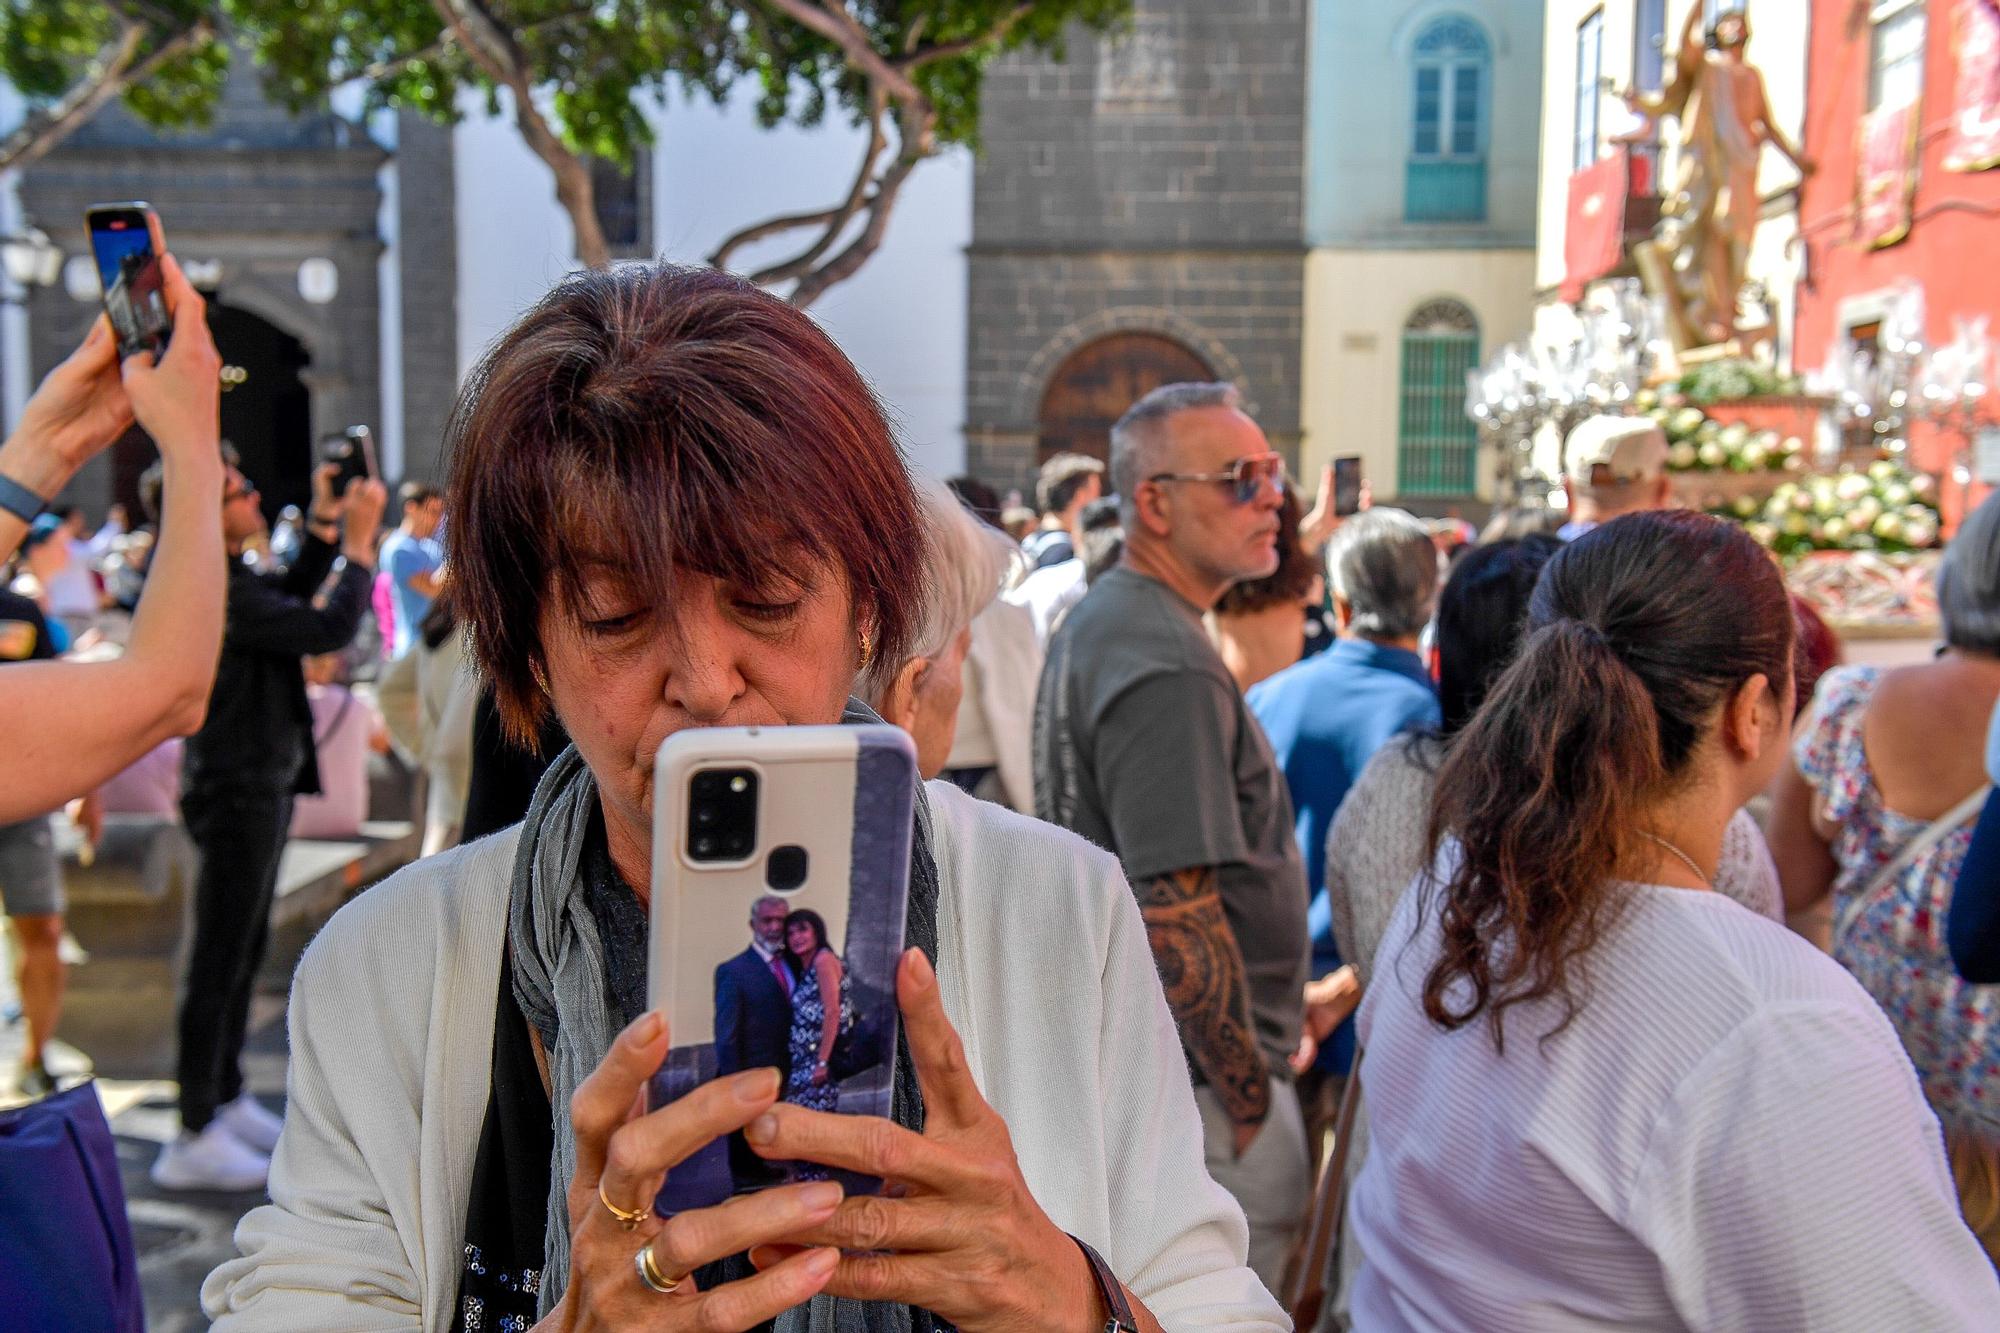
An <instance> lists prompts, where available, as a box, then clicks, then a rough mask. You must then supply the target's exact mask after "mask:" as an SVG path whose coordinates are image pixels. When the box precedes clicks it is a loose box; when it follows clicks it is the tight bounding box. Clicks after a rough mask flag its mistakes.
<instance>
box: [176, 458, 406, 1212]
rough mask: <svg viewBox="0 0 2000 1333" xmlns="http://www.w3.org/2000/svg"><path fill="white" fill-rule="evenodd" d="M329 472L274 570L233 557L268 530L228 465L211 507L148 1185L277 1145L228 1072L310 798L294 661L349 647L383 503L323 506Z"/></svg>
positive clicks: (249, 1166) (195, 1179)
mask: <svg viewBox="0 0 2000 1333" xmlns="http://www.w3.org/2000/svg"><path fill="white" fill-rule="evenodd" d="M334 471H335V469H334V466H333V465H331V464H326V465H322V466H321V467H320V468H319V470H318V471H316V472H315V473H314V474H313V499H312V508H311V510H310V512H309V513H308V514H307V523H306V537H305V541H304V543H303V545H302V547H301V548H300V551H299V556H298V559H297V560H295V561H293V563H292V565H291V567H290V568H289V569H286V570H284V571H282V572H280V573H262V572H259V571H257V570H255V569H253V568H251V566H250V565H249V564H248V563H246V562H245V561H244V560H243V558H242V556H243V552H244V551H245V549H246V548H249V547H251V546H252V545H254V544H256V543H258V542H259V540H260V539H262V538H264V537H265V536H266V535H267V531H268V530H267V528H266V527H265V522H264V514H263V511H262V509H260V508H259V507H258V495H257V487H256V486H255V485H254V484H253V483H252V482H251V481H250V479H249V478H247V477H245V476H244V475H243V473H242V472H241V470H239V469H238V468H235V467H231V468H230V469H229V483H228V489H227V490H225V491H224V492H223V495H222V532H223V536H224V540H225V542H226V545H227V551H228V562H227V566H226V570H227V574H226V577H227V582H228V592H229V613H228V628H227V631H226V633H225V635H224V638H223V647H222V661H221V665H220V667H219V668H218V670H217V672H216V677H215V693H214V697H213V698H212V699H211V700H210V702H209V706H208V719H207V721H206V722H204V723H203V725H202V728H201V730H200V731H198V732H196V733H195V734H194V735H193V736H192V737H190V738H189V740H188V744H187V750H186V753H185V756H184V758H183V761H182V762H183V769H182V776H181V817H182V820H183V821H184V822H185V824H186V825H187V830H188V836H189V837H190V838H192V839H193V840H194V844H195V849H196V851H197V853H198V854H199V858H200V868H199V871H198V872H197V875H196V880H195V894H194V934H193V944H192V947H191V948H190V949H189V951H188V958H187V972H186V976H185V979H184V983H183V985H182V990H181V1006H180V1016H179V1021H178V1034H179V1056H178V1061H177V1065H178V1070H179V1076H180V1085H181V1093H180V1109H181V1132H180V1134H179V1136H178V1137H177V1138H175V1139H173V1140H172V1141H170V1142H169V1143H168V1144H167V1145H166V1146H165V1147H164V1148H163V1149H162V1150H161V1152H160V1155H159V1157H158V1158H157V1159H156V1160H155V1161H154V1163H153V1182H154V1183H155V1184H157V1185H158V1186H159V1187H160V1188H162V1189H170V1190H249V1189H258V1188H261V1187H262V1186H263V1184H264V1175H265V1172H266V1170H267V1169H268V1168H269V1165H270V1162H269V1157H268V1154H269V1153H270V1151H271V1148H272V1146H273V1145H274V1144H275V1143H276V1142H277V1139H278V1118H277V1117H276V1116H275V1115H273V1114H271V1113H270V1112H269V1111H267V1110H265V1109H264V1108H263V1106H261V1105H260V1104H259V1103H258V1102H257V1101H256V1099H255V1098H253V1097H252V1096H251V1095H250V1094H249V1093H247V1092H246V1091H244V1088H243V1075H242V1071H241V1068H240V1063H239V1062H240V1058H241V1056H242V1052H243V1036H244V1028H245V1025H246V1023H247V1022H248V1019H249V1012H250V995H251V990H252V988H253V983H254V982H255V979H256V976H257V969H258V967H259V966H260V965H261V964H262V962H263V960H264V947H265V943H266V940H267V938H268V935H269V923H270V914H271V901H272V898H273V897H274V895H275V894H276V891H277V882H278V861H279V857H280V856H281V855H282V854H283V852H284V849H285V837H286V832H287V830H288V829H289V828H290V827H291V822H292V798H293V797H294V796H297V795H301V794H305V793H316V792H318V791H319V790H320V779H319V765H318V762H317V760H316V756H315V754H314V743H313V716H312V707H311V704H310V703H309V702H308V701H307V698H306V682H305V672H304V668H303V666H302V665H301V660H300V659H302V658H305V657H312V656H317V655H319V654H321V653H331V652H338V651H339V650H340V649H342V648H344V647H346V646H347V644H348V642H349V641H350V640H351V639H353V637H354V633H355V631H356V629H357V628H359V626H360V624H361V616H362V613H363V612H364V611H366V610H367V607H368V593H369V582H370V578H371V575H372V570H371V567H372V565H373V563H374V554H375V534H376V532H377V531H378V530H379V528H380V527H381V523H382V510H383V507H384V506H385V505H386V504H387V502H388V494H387V492H386V491H384V490H383V488H382V483H381V482H379V481H373V480H367V479H361V478H357V479H355V480H353V481H350V482H349V483H348V485H347V489H346V492H345V493H344V494H342V495H338V496H336V495H334V494H333V488H332V478H333V475H334ZM336 562H344V563H341V564H339V567H338V570H337V572H336ZM329 574H332V575H333V580H332V584H331V586H330V587H329V588H327V590H326V593H325V596H324V597H323V598H322V599H320V600H317V601H316V600H315V594H317V593H319V592H320V589H321V585H322V584H325V583H327V580H328V576H329Z"/></svg>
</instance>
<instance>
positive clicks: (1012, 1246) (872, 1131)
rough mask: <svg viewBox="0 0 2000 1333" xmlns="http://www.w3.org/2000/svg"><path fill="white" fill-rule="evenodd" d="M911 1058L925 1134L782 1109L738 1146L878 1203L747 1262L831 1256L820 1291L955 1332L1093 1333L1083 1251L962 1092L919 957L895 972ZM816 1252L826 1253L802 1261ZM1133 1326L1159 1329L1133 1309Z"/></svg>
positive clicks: (950, 1034) (1096, 1311) (999, 1123)
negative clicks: (869, 1181)
mask: <svg viewBox="0 0 2000 1333" xmlns="http://www.w3.org/2000/svg"><path fill="white" fill-rule="evenodd" d="M896 998H897V1002H898V1003H899V1005H900V1006H901V1008H902V1011H903V1028H904V1031H905V1032H906V1033H907V1034H908V1037H909V1043H910V1056H911V1059H912V1060H913V1061H914V1063H915V1064H916V1069H917V1081H918V1083H919V1084H920V1085H921V1087H922V1088H923V1094H924V1132H923V1133H922V1134H917V1133H913V1132H912V1131H910V1130H907V1129H904V1128H902V1127H900V1126H898V1125H896V1124H894V1123H892V1122H890V1121H887V1120H882V1119H878V1118H876V1117H872V1116H852V1115H829V1114H827V1113H825V1112H822V1111H810V1110H807V1109H805V1108H804V1107H800V1106H792V1105H788V1104H781V1105H778V1106H774V1107H772V1108H771V1109H770V1110H769V1111H768V1112H767V1113H765V1114H762V1115H760V1116H758V1117H756V1118H755V1122H754V1123H752V1124H751V1125H750V1127H749V1128H748V1129H747V1130H746V1131H745V1134H744V1136H745V1138H746V1139H748V1141H749V1142H750V1145H751V1146H752V1147H753V1148H754V1149H755V1150H756V1151H757V1152H758V1154H759V1155H761V1156H763V1157H766V1158H769V1159H771V1160H773V1161H785V1160H790V1159H799V1160H804V1161H809V1162H818V1163H820V1164H822V1165H825V1166H830V1167H839V1168H845V1169H847V1170H850V1171H859V1172H862V1173H865V1174H868V1175H876V1176H880V1177H882V1178H883V1179H884V1180H886V1181H888V1182H890V1187H889V1190H888V1191H887V1192H886V1193H885V1194H883V1195H879V1196H862V1197H856V1198H851V1199H848V1200H847V1201H846V1202H844V1203H842V1204H841V1205H840V1206H839V1207H838V1208H837V1209H835V1210H834V1211H833V1213H832V1215H831V1216H830V1217H828V1218H827V1219H826V1220H825V1221H824V1222H821V1223H818V1224H816V1225H811V1226H807V1227H803V1228H800V1229H799V1230H798V1231H797V1232H796V1233H795V1234H793V1235H792V1236H791V1237H789V1243H787V1244H783V1245H769V1246H762V1247H759V1248H757V1249H754V1250H752V1251H751V1252H750V1260H751V1262H752V1263H754V1264H756V1265H758V1266H759V1267H760V1268H764V1267H766V1266H767V1265H768V1266H769V1268H768V1271H769V1272H772V1273H777V1272H780V1271H782V1269H783V1267H784V1266H785V1265H787V1264H791V1263H796V1262H797V1261H798V1256H799V1253H800V1250H799V1247H800V1246H806V1245H811V1246H838V1247H840V1249H842V1250H847V1251H855V1253H848V1254H844V1255H842V1257H841V1259H840V1263H839V1266H838V1267H837V1268H836V1269H835V1270H834V1272H833V1277H832V1281H830V1282H828V1283H827V1284H826V1289H827V1291H828V1292H829V1293H831V1294H833V1295H836V1296H846V1297H850V1298H852V1299H855V1300H867V1301H900V1302H903V1303H905V1304H909V1305H915V1306H918V1307H921V1308H922V1309H926V1310H931V1311H934V1312H935V1313H937V1314H939V1315H941V1316H943V1317H944V1318H946V1319H948V1320H950V1321H951V1322H952V1323H954V1324H956V1325H957V1326H958V1327H959V1328H960V1329H963V1330H966V1333H1015V1331H1016V1330H1018V1331H1019V1333H1031V1331H1032V1333H1042V1331H1043V1330H1047V1329H1066V1328H1102V1327H1103V1326H1104V1322H1105V1320H1106V1318H1107V1317H1108V1314H1109V1312H1108V1311H1106V1310H1105V1309H1104V1306H1103V1298H1102V1297H1101V1296H1100V1295H1099V1294H1098V1291H1097V1284H1096V1281H1095V1279H1094V1278H1093V1277H1092V1275H1091V1271H1090V1267H1089V1264H1088V1262H1087V1261H1086V1260H1085V1259H1084V1257H1083V1252H1082V1251H1081V1250H1080V1249H1078V1248H1077V1245H1076V1242H1075V1241H1073V1240H1071V1239H1070V1238H1069V1236H1068V1235H1067V1234H1065V1233H1064V1232H1063V1231H1062V1230H1061V1229H1060V1228H1059V1227H1057V1226H1056V1224H1055V1223H1054V1222H1051V1221H1050V1220H1049V1217H1048V1214H1046V1213H1044V1212H1043V1211H1042V1208H1041V1205H1040V1204H1039V1203H1037V1202H1036V1201H1035V1196H1034V1194H1033V1192H1032V1191H1030V1190H1029V1188H1028V1182H1027V1180H1026V1179H1025V1178H1024V1177H1023V1176H1022V1174H1021V1165H1020V1161H1019V1159H1018V1158H1017V1157H1016V1156H1015V1154H1014V1142H1013V1139H1012V1137H1011V1136H1010V1135H1009V1134H1008V1132H1007V1125H1006V1122H1005V1121H1003V1120H1002V1119H1001V1118H1000V1113H999V1112H997V1111H995V1110H994V1109H993V1107H992V1106H991V1105H990V1104H988V1102H987V1100H986V1098H985V1096H984V1095H983V1094H982V1093H981V1092H980V1091H979V1087H978V1085H977V1084H976V1083H975V1082H974V1081H973V1078H972V1070H971V1067H970V1066H969V1065H968V1064H967V1062H966V1058H965V1046H964V1043H962V1042H961V1041H960V1040H959V1036H958V1033H957V1032H956V1031H954V1030H953V1028H952V1026H951V1020H950V1019H949V1018H948V1017H947V1016H946V1015H945V1012H944V1005H943V1003H942V1001H941V1000H940V999H939V996H938V986H937V974H936V973H935V972H934V971H932V969H931V965H930V962H929V960H927V959H926V958H925V957H924V956H923V954H922V953H920V952H918V951H917V950H914V949H912V950H910V951H909V952H907V953H905V954H904V955H903V960H902V964H901V966H900V967H899V968H898V969H897V974H896ZM805 1253H808V1254H810V1253H824V1251H811V1250H808V1251H805ZM1133 1305H1134V1310H1135V1313H1137V1314H1138V1317H1139V1319H1140V1320H1141V1327H1142V1328H1147V1329H1153V1328H1157V1327H1158V1325H1157V1324H1154V1323H1151V1322H1149V1321H1150V1319H1151V1316H1150V1315H1147V1314H1145V1313H1144V1312H1142V1311H1139V1310H1138V1303H1137V1302H1136V1301H1135V1302H1133Z"/></svg>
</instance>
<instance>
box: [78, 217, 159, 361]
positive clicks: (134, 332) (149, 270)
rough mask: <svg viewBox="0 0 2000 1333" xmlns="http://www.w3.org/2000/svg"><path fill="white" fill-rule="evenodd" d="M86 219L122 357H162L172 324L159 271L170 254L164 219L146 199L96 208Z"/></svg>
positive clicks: (105, 299) (98, 272) (99, 278)
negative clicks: (162, 229)
mask: <svg viewBox="0 0 2000 1333" xmlns="http://www.w3.org/2000/svg"><path fill="white" fill-rule="evenodd" d="M83 220H84V225H85V226H87V227H89V228H90V251H91V254H92V255H94V256H95V257H96V259H97V277H98V281H99V282H101V283H102V284H103V286H104V311H105V313H106V314H108V315H110V316H111V329H112V332H114V333H116V334H117V335H118V355H119V356H121V357H127V356H132V355H134V354H136V353H139V352H151V353H153V355H154V356H158V355H159V354H160V353H161V352H163V351H165V350H166V346H167V337H168V335H169V334H170V333H171V332H172V331H173V325H174V321H173V316H172V315H170V314H169V313H168V312H167V293H166V286H165V275H164V274H162V273H161V271H160V256H161V255H162V254H164V253H165V252H166V242H165V240H164V239H163V238H162V236H161V232H160V215H159V214H157V213H155V212H154V211H153V207H152V205H151V204H148V203H146V202H145V201H144V200H133V201H132V202H130V203H124V204H93V205H92V206H91V207H89V208H87V209H85V210H84V213H83Z"/></svg>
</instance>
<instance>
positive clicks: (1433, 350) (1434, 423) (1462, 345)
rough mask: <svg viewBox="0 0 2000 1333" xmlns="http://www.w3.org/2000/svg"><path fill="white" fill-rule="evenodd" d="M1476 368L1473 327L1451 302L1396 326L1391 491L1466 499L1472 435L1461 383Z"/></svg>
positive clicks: (1467, 313)
mask: <svg viewBox="0 0 2000 1333" xmlns="http://www.w3.org/2000/svg"><path fill="white" fill-rule="evenodd" d="M1478 365H1479V321H1478V319H1477V318H1476V317H1475V316H1474V315H1473V313H1472V311H1471V310H1470V309H1469V308H1467V307H1466V306H1465V304H1464V303H1463V302H1459V301H1449V300H1446V301H1432V302H1430V303H1429V304H1427V305H1425V306H1422V307H1421V308H1419V309H1418V310H1417V312H1416V313H1415V314H1414V315H1411V316H1410V318H1409V321H1408V322H1407V323H1405V324H1404V325H1403V371H1402V412H1401V416H1400V418H1399V422H1398V426H1397V448H1396V489H1397V491H1398V493H1399V494H1402V495H1449V496H1466V495H1471V494H1472V493H1473V489H1474V482H1475V477H1476V475H1477V472H1478V466H1479V428H1478V427H1477V426H1475V425H1474V424H1473V422H1472V419H1471V418H1470V417H1468V416H1466V414H1465V376H1466V373H1467V372H1468V371H1471V370H1474V369H1476V368H1477V367H1478Z"/></svg>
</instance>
